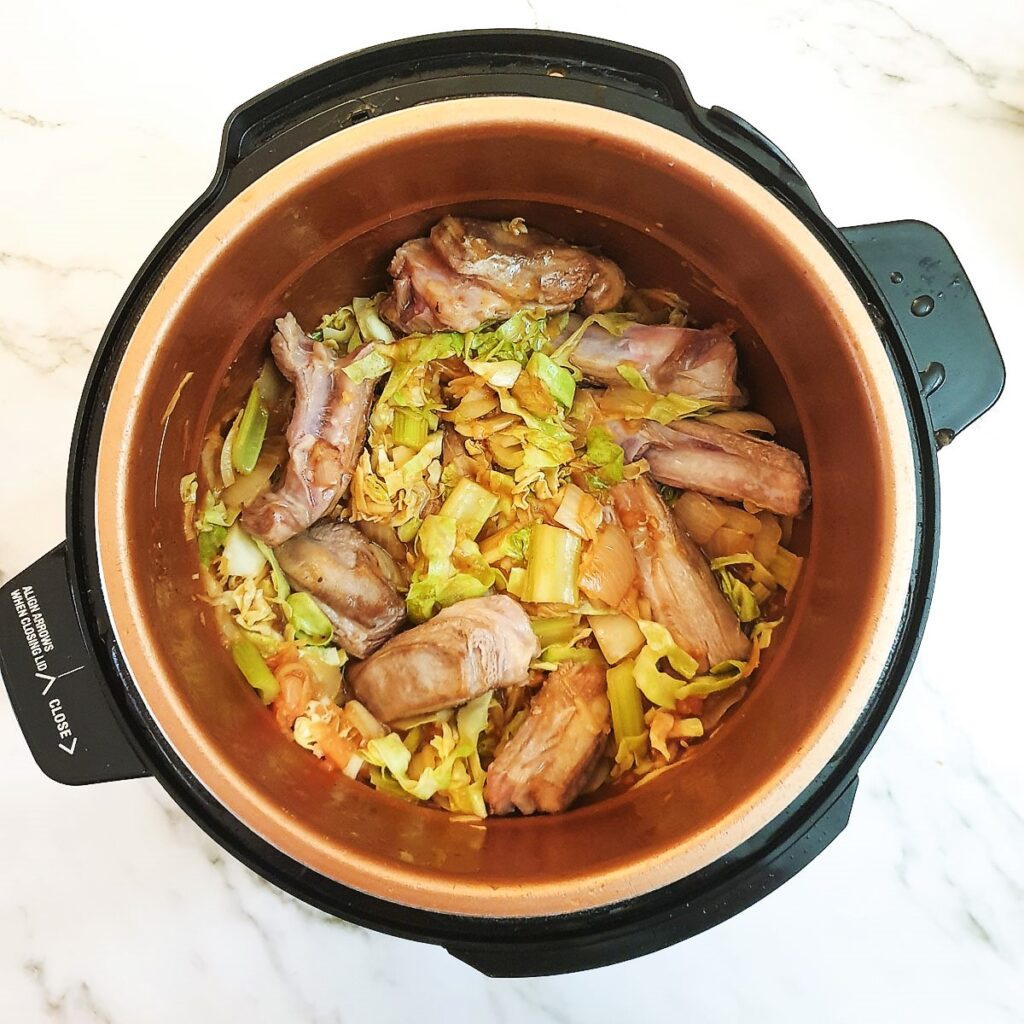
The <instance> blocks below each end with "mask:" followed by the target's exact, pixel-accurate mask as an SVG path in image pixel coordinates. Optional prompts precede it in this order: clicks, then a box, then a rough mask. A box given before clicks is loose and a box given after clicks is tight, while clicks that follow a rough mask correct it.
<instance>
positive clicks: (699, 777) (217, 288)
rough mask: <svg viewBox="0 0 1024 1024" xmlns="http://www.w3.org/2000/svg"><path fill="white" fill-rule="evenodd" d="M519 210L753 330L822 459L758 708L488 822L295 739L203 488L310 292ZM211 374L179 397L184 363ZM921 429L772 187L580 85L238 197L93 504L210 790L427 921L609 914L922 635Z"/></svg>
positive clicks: (444, 124) (415, 122)
mask: <svg viewBox="0 0 1024 1024" xmlns="http://www.w3.org/2000/svg"><path fill="white" fill-rule="evenodd" d="M449 210H459V211H472V212H474V213H478V214H481V215H485V216H495V215H501V216H506V217H507V216H513V215H523V216H525V217H526V218H527V221H528V222H531V223H534V224H536V225H537V226H540V227H543V228H545V229H546V230H548V231H552V232H554V233H556V234H560V235H562V236H564V237H566V238H569V239H571V240H573V241H576V242H580V243H584V244H587V245H598V246H600V247H601V248H602V249H603V251H604V252H605V253H607V254H608V255H609V256H611V257H612V258H613V259H615V260H617V261H618V262H619V263H620V264H621V266H622V267H623V268H624V269H625V270H626V272H627V274H628V276H629V277H630V278H631V279H632V280H633V281H635V282H637V283H640V284H644V285H651V286H654V285H657V286H666V287H669V288H674V289H676V290H677V291H679V292H680V293H681V294H682V295H684V296H685V297H687V298H688V299H690V301H691V304H692V306H691V308H692V312H693V313H694V315H695V316H696V318H697V319H698V320H699V321H702V322H707V323H710V322H711V321H713V320H714V319H716V318H721V317H723V316H726V315H728V316H732V317H733V318H734V319H736V320H738V321H739V322H740V323H741V325H742V326H741V329H740V331H739V334H738V341H739V344H740V347H741V367H742V373H743V376H744V379H745V381H746V382H747V384H748V386H749V387H750V390H751V393H752V405H753V406H754V407H755V408H757V409H759V410H762V411H764V412H765V413H767V415H769V416H770V417H771V418H772V419H773V420H774V421H775V422H776V424H777V425H778V426H779V428H780V440H781V441H782V443H784V444H786V445H788V446H790V447H793V448H796V449H797V450H798V451H800V452H801V453H802V454H803V455H804V456H805V457H806V459H807V461H808V465H809V467H810V474H811V479H812V482H813V488H814V503H813V507H812V514H811V515H810V516H809V517H808V522H807V523H805V525H804V526H803V528H802V529H801V530H800V531H799V533H798V535H797V539H796V541H795V545H796V547H797V548H798V549H799V550H800V551H801V552H802V553H806V554H807V555H808V558H807V562H806V565H805V568H804V573H803V578H802V580H801V583H800V586H799V588H798V591H797V594H796V600H795V601H794V602H791V605H790V608H789V612H788V622H787V624H786V627H785V629H784V630H783V631H781V635H779V636H778V638H777V642H776V644H775V646H774V647H773V648H772V649H771V650H770V652H769V653H768V656H767V657H766V658H765V659H764V663H763V667H762V668H761V670H760V672H759V674H758V676H757V677H756V686H755V687H754V690H753V692H752V693H751V694H750V695H749V697H748V698H747V699H746V700H745V701H744V702H743V704H742V705H741V706H740V707H739V709H738V710H736V711H735V712H734V713H733V714H732V715H731V716H730V717H729V718H728V719H727V721H726V723H725V724H724V725H723V726H722V728H721V729H720V730H719V731H718V732H717V733H716V734H715V735H714V736H713V737H712V738H711V739H710V740H709V741H708V742H706V743H703V744H701V745H699V746H697V747H695V748H693V749H692V750H691V751H690V752H689V753H688V754H687V756H686V757H685V758H684V760H683V762H682V763H681V764H680V765H679V766H677V767H675V768H673V769H672V770H670V771H668V772H666V773H664V774H663V775H661V776H660V777H658V778H656V779H655V780H653V781H652V782H651V783H650V784H647V785H644V786H641V787H639V788H637V789H634V790H632V791H631V792H628V793H625V794H622V795H619V796H615V797H611V798H608V799H605V800H601V801H598V802H596V803H593V804H590V805H588V806H585V807H581V808H578V809H576V810H573V811H571V812H569V813H567V814H564V815H561V816H555V817H535V818H528V819H527V818H513V819H488V820H486V821H484V822H480V823H471V822H467V821H465V820H453V819H452V818H451V817H449V816H448V815H446V814H444V813H441V812H438V811H434V810H429V809H426V808H422V807H418V806H413V805H410V804H407V803H404V802H401V801H398V800H395V799H393V798H390V797H385V796H382V795H380V794H378V793H376V792H375V791H373V790H372V789H370V788H369V787H366V786H363V785H361V784H359V783H355V782H352V781H350V780H348V779H346V778H344V777H342V776H341V775H340V774H339V773H336V772H335V773H327V772H325V771H324V770H323V767H322V766H321V764H320V763H319V762H317V760H316V759H315V758H313V757H311V756H310V755H309V754H308V753H307V752H306V751H304V750H302V749H301V748H300V747H298V746H297V745H296V744H294V743H292V742H290V741H289V740H288V739H287V738H286V737H284V736H283V735H282V734H281V733H280V732H279V731H278V729H277V727H276V725H275V724H274V722H273V719H272V716H271V715H270V714H268V713H267V711H266V710H265V709H264V708H263V707H262V705H261V704H260V703H259V701H258V700H257V699H256V697H255V696H254V694H253V693H252V691H251V690H250V689H249V688H248V687H247V686H246V684H245V683H244V681H243V680H242V679H241V677H240V676H239V674H238V673H237V671H236V670H235V669H234V666H233V665H232V663H231V661H230V659H229V657H227V656H226V654H225V653H224V652H223V651H222V650H221V649H220V647H219V646H218V644H217V643H216V642H215V638H214V636H213V634H212V631H211V628H210V626H209V624H208V623H207V624H205V625H204V621H203V620H204V618H205V619H208V618H209V616H208V615H207V614H204V607H205V606H204V605H203V604H202V603H201V602H198V601H197V600H195V594H196V593H197V589H198V584H197V583H196V580H195V576H194V574H195V573H196V572H197V568H198V566H197V563H196V556H195V554H194V552H193V549H192V545H191V544H189V543H187V542H186V540H185V538H184V536H183V531H182V509H181V501H180V498H179V493H178V485H179V480H180V479H181V477H182V476H183V475H184V474H185V473H188V472H191V471H193V470H194V469H195V468H196V466H197V462H198V458H199V449H200V443H201V438H202V436H203V433H204V431H205V429H206V427H207V424H208V422H209V421H210V419H211V416H216V415H217V414H219V413H221V412H223V411H224V410H225V409H226V408H228V407H230V406H232V405H236V404H237V403H238V402H239V401H240V400H241V398H242V396H243V393H244V392H245V390H246V389H247V387H248V384H249V382H250V381H251V379H252V376H253V374H254V372H255V370H256V367H257V365H258V361H259V360H260V359H261V358H262V354H263V352H264V351H265V344H266V342H267V340H268V338H269V334H270V330H271V324H272V322H273V319H274V317H275V316H278V315H280V314H281V313H283V312H284V311H285V310H288V309H291V310H293V311H294V312H295V314H296V316H297V317H298V318H299V321H300V322H301V323H302V324H304V325H305V326H306V327H307V328H312V327H313V326H314V325H315V323H316V322H317V318H318V316H319V314H320V313H321V312H323V311H325V310H328V309H333V308H335V307H336V306H338V305H339V304H341V303H342V302H345V301H348V299H349V298H350V297H351V296H352V295H353V294H357V295H362V294H370V293H372V292H373V291H374V290H375V289H376V288H378V287H379V286H381V285H382V284H383V283H384V280H385V276H384V270H385V266H386V263H387V260H388V257H389V255H390V254H391V252H392V251H393V250H394V248H395V246H396V245H397V244H398V243H400V242H402V241H403V240H405V239H407V238H409V237H412V236H414V235H416V234H417V233H419V232H421V231H423V230H424V229H425V228H426V227H427V226H428V225H430V224H431V223H432V222H433V221H434V220H436V219H437V218H438V217H439V216H440V215H441V214H442V213H443V212H446V211H449ZM189 371H191V372H192V374H193V376H192V377H191V378H190V379H189V380H188V382H187V383H186V384H185V385H184V387H182V388H181V391H180V394H179V395H178V397H177V401H176V403H174V404H173V409H171V411H170V413H169V414H165V410H168V409H169V408H170V407H171V405H172V399H173V398H174V395H175V393H176V391H177V389H178V388H179V385H180V384H181V381H182V378H183V376H184V375H185V374H186V373H187V372H189ZM911 467H912V462H911V455H910V439H909V433H908V428H907V424H906V420H905V417H904V413H903V409H902V404H901V400H900V396H899V394H898V391H897V387H896V384H895V381H894V379H893V375H892V372H891V370H890V368H889V364H888V361H887V358H886V356H885V354H884V351H883V349H882V346H881V343H880V341H879V339H878V337H877V335H876V333H875V331H874V329H873V327H872V325H871V323H870V320H869V318H868V316H867V313H866V311H865V310H864V308H863V306H862V305H861V304H860V302H859V300H858V299H857V297H856V295H855V294H854V292H853V290H852V288H851V287H850V285H849V283H848V282H847V280H846V278H845V277H844V276H843V274H842V272H841V271H840V270H839V268H838V267H837V266H836V265H835V263H834V262H833V261H832V260H831V259H830V257H829V256H828V255H827V253H826V252H825V250H824V249H823V248H822V247H821V246H820V244H819V243H818V242H817V241H816V240H815V239H814V238H813V237H812V235H811V234H810V232H809V231H808V230H807V229H806V228H804V227H803V226H802V225H801V224H800V222H799V221H798V220H797V219H796V218H795V217H794V216H793V215H792V214H791V213H789V212H788V211H787V210H786V209H784V207H783V206H782V205H781V204H780V203H778V202H777V201H776V200H774V199H773V198H772V197H771V196H770V195H769V194H768V193H767V192H765V191H764V190H763V189H761V188H760V187H759V186H758V185H756V184H755V183H753V182H752V181H751V180H750V179H748V178H747V177H746V176H744V175H743V174H742V173H741V172H739V171H738V170H736V169H735V168H733V167H731V166H730V165H728V164H726V163H725V162H724V161H722V160H720V159H719V158H717V157H715V156H713V155H711V154H709V153H707V152H706V151H704V150H702V149H700V148H699V147H697V146H696V145H694V144H693V143H690V142H688V141H686V140H684V139H681V138H679V137H677V136H675V135H673V134H671V133H670V132H668V131H665V130H663V129H660V128H656V127H653V126H651V125H648V124H646V123H644V122H641V121H638V120H636V119H633V118H630V117H627V116H625V115H620V114H614V113H609V112H607V111H603V110H599V109H596V108H591V107H585V106H582V105H577V104H571V103H565V102H561V101H555V100H540V99H526V98H489V99H466V100H451V101H446V102H443V103H437V104H433V105H431V106H429V107H421V108H416V109H413V110H409V111H405V112H401V113H396V114H390V115H386V116H383V117H380V118H378V119H375V120H373V121H370V122H367V123H365V124H362V125H359V126H356V127H354V128H351V129H348V130H346V131H344V132H342V133H339V134H337V135H335V136H332V137H330V138H328V139H326V140H324V141H323V142H320V143H318V144H316V145H314V146H313V147H311V148H310V149H307V150H305V151H303V152H302V153H299V154H298V155H296V156H294V157H292V158H290V159H289V160H287V161H285V162H284V163H283V164H281V165H280V166H279V167H277V168H275V169H274V170H273V171H271V172H269V173H268V174H267V175H265V176H264V177H263V178H261V179H259V180H258V181H256V182H255V183H254V184H253V185H251V186H250V187H249V188H248V189H247V190H246V191H245V192H243V193H242V194H241V195H240V196H238V197H237V198H236V199H235V200H233V201H232V202H231V203H230V204H229V205H228V206H227V208H226V209H224V210H223V211H222V212H221V213H220V214H219V215H218V216H217V217H216V218H215V219H214V220H213V221H212V222H211V223H210V224H209V225H208V226H207V227H206V228H205V229H204V230H203V231H202V233H201V234H200V235H199V236H198V238H197V239H196V240H195V241H194V242H193V243H192V244H191V245H190V246H189V247H188V249H187V250H186V251H185V252H184V253H183V254H182V256H181V257H180V258H179V260H178V261H177V263H176V264H175V265H174V267H173V268H172V269H171V271H170V272H169V274H168V275H167V277H166V278H165V279H164V281H163V282H162V284H161V285H160V287H159V288H158V290H157V292H156V293H155V295H154V297H153V298H152V300H151V302H150V304H149V306H148V308H147V309H146V311H145V313H144V315H143V316H142V318H141V320H140V322H139V324H138V326H137V327H136V330H135V333H134V335H133V337H132V339H131V342H130V344H129V347H128V350H127V352H126V354H125V357H124V360H123V363H122V366H121V369H120V371H119V375H118V378H117V381H116V383H115V386H114V389H113V392H112V394H111V399H110V404H109V408H108V411H107V413H106V417H105V422H104V427H103V437H102V442H101V450H100V461H99V473H98V484H97V513H98V514H97V521H98V523H99V528H98V534H99V537H98V539H99V544H100V558H101V567H102V572H103V580H104V590H105V596H106V600H107V602H108V605H109V609H110V612H111V618H112V621H113V623H114V626H115V630H116V632H117V636H118V639H119V642H120V646H121V649H122V651H123V653H124V656H125V659H126V662H127V664H128V666H129V668H130V670H131V673H132V675H133V677H134V679H135V681H136V684H137V686H138V688H139V690H140V691H141V693H142V695H143V697H144V699H145V700H146V702H147V704H148V705H149V707H150V709H151V711H152V713H153V715H154V717H155V719H156V721H157V722H158V723H159V725H160V727H161V729H162V730H163V731H164V732H165V734H166V736H167V737H168V739H169V740H170V742H171V743H172V744H173V746H174V747H175V749H176V750H177V751H178V752H179V754H180V755H181V756H182V758H183V759H184V760H185V762H186V763H187V764H188V765H189V767H190V768H191V769H192V771H193V772H194V773H195V775H196V776H197V777H198V779H199V780H200V782H201V783H202V784H203V785H205V786H206V787H208V789H209V790H210V791H211V792H212V793H213V794H214V795H215V796H216V798H217V799H218V800H220V801H221V802H222V803H223V804H224V805H225V806H226V807H227V808H229V809H230V810H231V811H232V812H233V813H234V814H235V815H236V816H237V817H238V818H240V819H241V820H242V821H244V822H245V823H246V824H247V825H248V826H249V827H251V828H252V829H253V830H255V831H256V832H257V833H259V834H260V835H262V836H263V837H265V838H266V839H267V840H269V841H270V842H271V843H273V844H274V845H275V846H277V847H278V848H280V849H281V850H283V851H284V852H286V853H287V854H289V855H290V856H292V857H294V858H295V859H297V860H298V861H300V862H302V863H304V864H306V865H308V866H309V867H311V868H313V869H314V870H316V871H318V872H321V873H322V874H324V875H326V876H328V877H330V878H333V879H336V880H338V881H339V882H342V883H345V884H347V885H350V886H353V887H355V888H358V889H361V890H363V891H366V892H370V893H373V894H375V895H378V896H381V897H384V898H387V899H390V900H393V901H396V902H399V903H403V904H406V905H410V906H417V907H422V908H428V909H435V910H440V911H445V912H453V913H455V912H457V913H463V914H477V915H493V916H514V915H523V916H529V915H536V914H550V913H560V912H567V911H572V910H577V909H581V908H585V907H594V906H599V905H602V904H605V903H609V902H613V901H615V900H619V899H623V898H627V897H629V896H632V895H635V894H638V893H642V892H646V891H650V890H651V889H654V888H656V887H658V886H659V885H663V884H666V883H668V882H670V881H673V880H675V879H678V878H680V877H683V876H684V875H686V874H689V873H691V872H693V871H695V870H697V869H699V868H701V867H703V866H705V865H707V864H709V863H711V862H712V861H714V860H715V859H717V858H718V857H720V856H722V855H723V854H725V853H726V852H728V851H729V850H731V849H733V848H735V847H736V846H737V845H738V844H739V843H740V842H742V841H743V840H744V839H746V838H748V837H749V836H751V835H752V834H753V833H754V832H755V831H757V829H758V828H760V827H761V826H762V825H764V824H766V823H767V822H768V821H769V820H771V819H772V818H773V817H774V816H775V815H776V814H778V813H779V812H780V811H781V810H783V809H784V808H785V806H786V805H787V804H788V803H789V802H790V801H791V800H792V799H793V798H794V797H795V796H796V795H797V794H798V793H799V792H800V791H801V790H802V789H803V788H804V787H805V786H806V785H807V784H808V783H809V782H810V780H811V779H812V778H813V777H814V776H815V775H816V774H817V773H818V772H819V771H820V770H821V768H822V767H823V766H824V765H825V763H826V762H827V761H828V759H829V757H830V756H831V755H832V754H833V753H834V752H835V750H836V749H837V748H838V746H839V744H840V743H841V741H842V739H843V738H844V737H845V736H846V734H847V733H848V731H849V729H850V728H851V726H852V725H853V723H854V721H855V719H856V717H857V715H858V713H859V712H860V711H861V710H862V709H863V707H864V705H865V703H866V701H867V699H868V697H869V695H870V693H871V690H872V688H873V686H874V685H875V683H876V681H877V679H878V677H879V675H880V673H881V671H882V669H883V666H884V661H885V658H886V655H887V654H888V652H889V650H890V648H891V645H892V642H893V639H894V637H895V635H896V631H897V629H898V624H899V615H900V610H901V608H902V602H903V597H904V595H905V591H906V584H907V580H908V579H909V574H910V566H911V558H912V547H913V530H914V521H913V520H914V517H913V515H912V514H909V512H908V514H906V515H898V514H897V510H898V509H901V508H902V509H905V510H911V509H913V508H914V503H913V502H914V499H913V488H912V479H913V477H912V468H911Z"/></svg>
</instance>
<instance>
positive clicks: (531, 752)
mask: <svg viewBox="0 0 1024 1024" xmlns="http://www.w3.org/2000/svg"><path fill="white" fill-rule="evenodd" d="M610 729H611V708H610V706H609V704H608V693H607V686H606V683H605V670H604V668H603V667H602V666H601V665H594V664H591V665H586V664H583V665H580V664H573V663H571V662H567V663H565V664H563V665H559V666H558V668H556V669H555V670H554V671H553V672H550V673H548V677H547V679H546V680H545V681H544V683H543V685H542V686H541V688H540V690H539V691H538V692H537V694H536V695H535V696H534V697H533V698H532V700H531V701H530V713H529V714H528V715H527V716H526V720H525V721H524V722H523V725H522V727H521V728H520V729H519V731H518V732H516V734H515V735H514V736H513V737H512V738H511V739H510V740H509V741H508V743H506V744H505V746H504V747H503V748H502V749H501V750H500V751H499V752H498V754H497V756H496V757H495V758H494V760H493V761H492V762H491V765H490V767H489V768H488V769H487V782H486V784H485V786H484V797H485V799H486V800H487V806H488V807H490V809H491V811H492V812H493V813H495V814H509V813H510V812H512V811H513V810H519V811H522V813H523V814H533V813H534V812H535V811H547V812H548V813H549V814H550V813H554V812H555V811H564V810H565V809H566V808H567V807H568V806H569V805H570V804H571V803H572V802H573V800H575V799H576V797H577V796H579V794H580V792H581V791H582V790H583V788H584V787H585V786H586V785H587V783H588V781H589V779H590V775H591V772H592V771H593V769H594V767H595V764H596V763H597V762H598V761H599V760H600V757H601V752H602V750H603V748H604V747H605V746H606V745H607V738H608V733H609V731H610Z"/></svg>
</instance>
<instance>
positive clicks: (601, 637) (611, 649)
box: [588, 613, 644, 665]
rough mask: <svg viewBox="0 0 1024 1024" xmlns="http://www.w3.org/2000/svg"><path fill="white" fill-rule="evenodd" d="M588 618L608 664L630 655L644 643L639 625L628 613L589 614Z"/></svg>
mask: <svg viewBox="0 0 1024 1024" xmlns="http://www.w3.org/2000/svg"><path fill="white" fill-rule="evenodd" d="M588 620H589V622H590V628H591V629H592V630H593V631H594V639H595V640H596V641H597V646H598V647H600V648H601V653H602V654H603V655H604V656H605V658H606V659H607V660H608V663H609V664H610V665H614V664H615V663H616V662H619V661H622V659H623V658H628V657H631V656H632V655H634V654H636V652H637V651H639V650H640V648H641V647H643V645H644V635H643V633H641V632H640V627H639V626H638V625H637V624H636V622H635V621H634V620H633V619H631V618H630V617H629V616H628V615H622V614H620V613H616V614H614V615H591V616H589V617H588Z"/></svg>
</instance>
